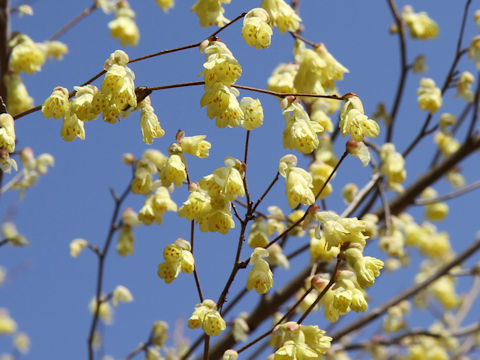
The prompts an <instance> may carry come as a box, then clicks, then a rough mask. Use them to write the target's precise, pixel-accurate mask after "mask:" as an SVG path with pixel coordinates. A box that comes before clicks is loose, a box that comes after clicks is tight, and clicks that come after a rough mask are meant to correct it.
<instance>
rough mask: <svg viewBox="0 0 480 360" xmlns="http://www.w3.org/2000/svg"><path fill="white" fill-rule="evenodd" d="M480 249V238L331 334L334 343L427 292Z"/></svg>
mask: <svg viewBox="0 0 480 360" xmlns="http://www.w3.org/2000/svg"><path fill="white" fill-rule="evenodd" d="M479 249H480V237H479V238H478V239H477V240H476V241H475V242H474V243H473V244H472V245H470V246H469V247H468V248H467V249H466V250H464V251H463V252H462V253H461V254H460V255H458V256H457V257H456V258H455V259H453V260H452V261H450V262H449V263H447V264H445V265H443V266H442V267H441V268H439V269H438V270H437V271H436V272H435V273H433V274H432V275H431V276H429V277H428V278H427V279H425V280H424V281H422V282H420V283H418V284H415V285H413V286H412V287H410V288H409V289H407V290H405V291H404V292H402V293H400V294H398V295H397V296H395V297H394V298H392V299H390V300H388V301H386V302H385V303H383V304H382V305H380V306H378V307H376V308H375V309H373V310H372V311H370V312H369V313H368V314H366V315H365V316H363V317H361V318H359V319H358V320H356V321H353V322H351V323H350V324H348V325H347V326H345V327H344V328H342V329H340V330H338V331H337V332H335V333H333V334H330V336H331V337H332V338H333V341H339V340H340V339H341V338H343V337H344V336H346V335H348V334H350V333H351V332H353V331H356V330H359V329H361V328H363V327H364V326H366V325H368V324H369V323H370V322H372V321H373V320H375V319H376V318H378V317H379V316H381V315H383V314H384V313H385V312H386V311H387V310H388V309H389V308H390V307H392V306H395V305H397V304H399V303H400V302H402V301H403V300H406V299H408V298H410V297H412V296H414V295H416V294H417V293H419V292H420V291H422V290H425V289H426V288H427V287H428V286H429V285H430V284H432V283H433V282H434V281H436V280H438V279H439V278H441V277H442V276H444V275H447V274H448V272H449V271H450V269H452V268H453V267H455V266H457V265H460V264H461V263H462V262H464V261H465V260H466V259H468V258H469V257H470V256H472V255H473V254H474V253H475V252H477V251H478V250H479Z"/></svg>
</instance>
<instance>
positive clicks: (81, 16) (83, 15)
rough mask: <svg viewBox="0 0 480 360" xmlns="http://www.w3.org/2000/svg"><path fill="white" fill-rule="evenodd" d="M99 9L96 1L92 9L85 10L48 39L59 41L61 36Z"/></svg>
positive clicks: (91, 6)
mask: <svg viewBox="0 0 480 360" xmlns="http://www.w3.org/2000/svg"><path fill="white" fill-rule="evenodd" d="M96 9H98V8H97V2H96V1H94V2H93V4H92V5H90V7H88V8H86V9H85V10H83V11H82V12H81V13H80V14H78V15H77V16H75V18H74V19H72V20H71V21H70V22H69V23H68V24H66V25H65V26H63V27H62V28H61V29H60V30H58V31H57V32H56V33H55V34H53V35H52V36H50V38H49V39H48V40H49V41H53V40H57V39H58V38H59V37H60V36H62V35H63V34H65V33H66V32H67V31H68V30H70V29H71V28H72V27H74V26H75V25H76V24H78V23H79V22H80V21H81V20H82V19H84V18H86V17H87V16H88V15H90V14H91V13H92V12H93V11H94V10H96Z"/></svg>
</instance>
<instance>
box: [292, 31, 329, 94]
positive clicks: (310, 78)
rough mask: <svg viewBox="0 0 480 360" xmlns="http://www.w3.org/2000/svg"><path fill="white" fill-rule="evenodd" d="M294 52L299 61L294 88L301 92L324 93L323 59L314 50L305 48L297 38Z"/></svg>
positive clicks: (324, 65)
mask: <svg viewBox="0 0 480 360" xmlns="http://www.w3.org/2000/svg"><path fill="white" fill-rule="evenodd" d="M294 53H295V58H296V59H297V61H298V63H299V67H298V71H297V73H296V75H295V79H294V81H293V86H294V88H295V89H296V90H297V91H298V92H301V93H308V94H324V93H325V91H324V88H323V84H322V80H323V74H322V71H323V69H324V68H325V67H326V66H327V63H326V62H325V60H324V59H322V58H321V57H320V55H319V54H318V53H317V52H315V51H314V50H311V49H306V48H305V44H304V43H303V42H301V41H299V40H297V42H296V43H295V48H294Z"/></svg>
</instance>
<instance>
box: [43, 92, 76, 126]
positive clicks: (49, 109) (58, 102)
mask: <svg viewBox="0 0 480 360" xmlns="http://www.w3.org/2000/svg"><path fill="white" fill-rule="evenodd" d="M69 111H70V103H69V102H68V90H67V89H65V88H64V87H61V86H57V87H56V88H55V89H53V91H52V94H51V95H50V96H49V97H48V98H47V99H46V100H45V102H44V103H43V105H42V114H43V116H45V117H46V118H47V119H48V118H51V117H53V118H54V119H55V120H58V119H60V118H61V117H64V116H65V115H66V114H68V112H69Z"/></svg>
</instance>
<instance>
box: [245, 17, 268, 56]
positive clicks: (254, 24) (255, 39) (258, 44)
mask: <svg viewBox="0 0 480 360" xmlns="http://www.w3.org/2000/svg"><path fill="white" fill-rule="evenodd" d="M269 22H270V16H269V15H268V13H267V12H266V11H265V10H264V9H262V8H256V9H252V10H250V11H249V12H248V13H247V15H245V17H244V18H243V27H242V36H243V38H244V39H245V41H246V42H247V44H248V45H250V46H253V47H254V48H255V49H266V48H268V47H269V46H270V43H271V41H272V40H271V39H272V35H273V30H272V27H271V26H270V24H269Z"/></svg>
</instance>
